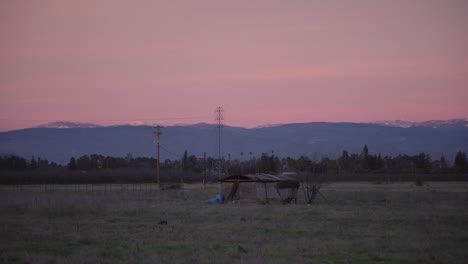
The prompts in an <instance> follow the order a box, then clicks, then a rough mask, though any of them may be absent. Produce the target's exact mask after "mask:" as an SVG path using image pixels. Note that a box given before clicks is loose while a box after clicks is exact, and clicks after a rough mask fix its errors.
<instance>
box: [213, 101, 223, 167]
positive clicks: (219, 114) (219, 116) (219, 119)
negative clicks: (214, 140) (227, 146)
mask: <svg viewBox="0 0 468 264" xmlns="http://www.w3.org/2000/svg"><path fill="white" fill-rule="evenodd" d="M215 113H216V119H215V120H216V129H217V136H218V169H219V174H221V172H222V163H221V135H222V130H223V120H224V109H223V107H222V106H218V107H216V110H215Z"/></svg>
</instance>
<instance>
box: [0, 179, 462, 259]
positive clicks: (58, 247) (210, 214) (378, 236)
mask: <svg viewBox="0 0 468 264" xmlns="http://www.w3.org/2000/svg"><path fill="white" fill-rule="evenodd" d="M86 187H88V188H86ZM89 187H91V186H84V185H81V186H67V185H56V186H48V187H47V188H44V186H22V187H21V188H18V187H17V188H13V187H11V186H9V187H1V188H0V262H12V263H15V262H18V263H25V262H26V263H28V262H29V263H62V262H67V263H68V262H70V263H96V262H99V263H116V262H117V263H128V262H130V263H133V262H135V263H284V262H290V263H466V262H467V257H468V253H467V251H466V248H468V227H467V225H466V223H468V211H467V210H466V208H468V189H467V187H468V183H466V182H460V183H442V182H441V183H439V182H438V183H425V185H424V186H422V187H416V186H414V184H413V183H395V184H373V183H364V182H362V183H331V184H328V185H325V186H324V187H323V188H322V189H321V191H322V193H323V194H324V195H325V196H326V197H327V199H328V200H329V203H328V204H327V203H324V202H321V200H320V198H317V202H318V203H317V204H313V205H306V204H304V203H303V201H299V203H298V204H297V205H280V204H270V205H259V204H247V203H244V204H242V203H241V204H225V205H209V204H208V203H207V200H208V198H210V197H213V196H214V195H215V194H216V193H218V192H219V186H218V185H208V188H207V189H205V190H203V189H202V186H201V185H199V184H194V185H185V188H184V189H181V190H165V191H158V190H157V189H156V188H155V186H154V185H153V186H147V185H144V184H141V185H126V184H125V185H107V186H104V185H99V186H97V185H93V186H92V188H89ZM161 221H167V225H165V224H164V225H161V224H159V223H160V222H161Z"/></svg>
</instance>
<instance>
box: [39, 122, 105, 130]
mask: <svg viewBox="0 0 468 264" xmlns="http://www.w3.org/2000/svg"><path fill="white" fill-rule="evenodd" d="M96 127H101V126H100V125H96V124H91V123H77V122H67V121H57V122H51V123H47V124H43V125H40V126H37V127H36V128H61V129H65V128H96Z"/></svg>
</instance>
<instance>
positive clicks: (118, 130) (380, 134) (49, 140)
mask: <svg viewBox="0 0 468 264" xmlns="http://www.w3.org/2000/svg"><path fill="white" fill-rule="evenodd" d="M449 123H450V122H449ZM153 132H154V129H153V127H152V126H111V127H93V128H83V127H77V128H68V129H55V128H30V129H23V130H16V131H10V132H1V133H0V153H4V154H7V153H8V154H17V155H20V156H23V157H26V158H30V157H31V156H33V155H34V156H35V157H41V158H44V159H49V160H51V161H55V162H59V163H66V162H68V160H69V159H70V157H72V156H74V157H79V156H81V155H84V154H92V153H96V154H102V155H112V156H125V155H126V154H127V153H131V154H132V155H133V156H134V157H136V156H153V157H154V156H155V155H156V146H155V144H154V134H153ZM364 144H367V146H368V147H369V150H370V152H371V153H382V155H383V156H385V155H392V156H393V155H398V154H409V155H412V154H418V153H420V152H425V153H428V154H430V155H431V157H433V158H440V156H441V155H445V156H446V158H448V159H451V158H452V157H453V156H454V155H455V153H456V152H457V151H459V150H462V151H467V150H468V128H467V127H465V126H460V125H456V126H453V125H447V126H440V127H438V128H437V129H434V128H433V127H432V126H414V127H408V128H401V127H394V126H385V125H378V124H365V123H326V122H315V123H294V124H285V125H279V126H274V127H262V128H250V129H247V128H240V127H230V126H226V127H224V128H223V133H222V151H223V155H224V156H225V157H226V158H227V156H228V154H231V156H232V158H240V153H241V152H243V153H244V155H243V159H248V158H251V157H259V156H260V155H261V153H263V152H267V153H271V152H272V151H274V153H275V155H277V156H280V157H286V156H291V157H298V156H301V155H306V156H309V157H310V158H312V159H315V160H318V159H320V158H322V157H325V156H327V157H331V158H335V157H337V156H339V155H341V153H342V151H343V150H348V151H349V152H351V153H359V152H360V151H361V150H362V147H363V146H364ZM161 146H162V148H161V159H163V160H164V159H179V158H181V157H182V155H183V152H184V151H185V150H187V151H188V152H189V154H194V155H197V156H199V157H202V156H203V153H204V152H206V153H207V155H208V156H217V149H218V148H217V130H216V125H212V124H204V123H200V124H194V125H189V126H167V127H165V128H163V129H162V135H161ZM250 152H252V155H250V154H249V153H250Z"/></svg>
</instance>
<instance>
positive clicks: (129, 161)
mask: <svg viewBox="0 0 468 264" xmlns="http://www.w3.org/2000/svg"><path fill="white" fill-rule="evenodd" d="M242 154H243V153H241V156H242ZM228 157H229V158H228V159H225V158H224V157H223V158H222V159H221V161H220V160H218V159H217V158H214V157H206V158H200V157H197V156H195V155H189V154H188V152H187V151H185V152H184V155H183V156H182V157H181V158H180V159H175V160H170V159H166V160H164V161H161V163H160V168H161V170H163V171H164V170H172V171H174V170H177V171H183V172H194V173H201V172H204V171H209V172H213V171H218V172H219V171H221V172H222V173H228V174H246V173H273V174H275V173H280V172H285V171H292V172H316V173H328V174H340V173H348V174H349V173H351V174H353V173H355V174H363V173H364V174H365V173H464V172H468V161H467V157H466V154H465V152H462V151H458V152H457V153H456V155H455V159H454V163H453V164H450V163H449V162H448V161H447V160H446V159H445V157H444V156H441V157H440V158H439V159H432V158H431V157H430V156H429V155H428V154H425V153H420V154H418V155H398V156H394V157H391V156H384V157H383V156H382V155H381V154H380V153H379V154H376V155H372V154H370V153H369V149H368V147H367V146H366V145H365V146H364V147H363V149H362V151H361V152H360V153H349V152H348V151H346V150H344V151H343V153H342V154H341V156H340V157H338V158H336V159H331V158H327V157H324V158H322V159H321V160H320V161H313V160H311V159H310V158H309V157H306V156H301V157H299V158H292V157H286V158H281V159H280V158H279V157H277V156H275V155H274V151H272V153H271V154H270V153H267V152H265V153H262V154H261V156H260V157H258V158H256V157H252V156H251V158H250V159H248V160H239V159H234V160H231V158H230V155H228ZM156 162H157V160H156V159H155V158H149V157H136V158H134V157H133V156H132V155H131V154H127V155H126V156H125V157H112V156H103V155H98V154H91V155H82V156H80V157H78V158H75V157H71V158H70V160H69V162H68V164H67V165H66V166H62V165H58V164H56V163H54V162H49V161H48V160H46V159H41V158H37V159H36V158H35V157H34V156H33V157H32V158H31V159H30V160H26V159H25V158H23V157H19V156H15V155H3V156H0V170H3V171H26V170H28V171H31V170H48V169H55V168H59V169H60V168H61V169H67V170H69V171H99V170H118V169H140V170H145V169H146V170H153V169H155V168H156Z"/></svg>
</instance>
